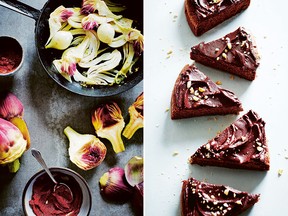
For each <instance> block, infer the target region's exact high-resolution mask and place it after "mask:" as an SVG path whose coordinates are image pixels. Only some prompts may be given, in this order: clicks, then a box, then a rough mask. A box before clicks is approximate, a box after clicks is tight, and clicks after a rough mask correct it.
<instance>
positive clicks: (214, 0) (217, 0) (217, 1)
mask: <svg viewBox="0 0 288 216" xmlns="http://www.w3.org/2000/svg"><path fill="white" fill-rule="evenodd" d="M220 1H221V0H213V3H215V4H217V3H219V2H220Z"/></svg>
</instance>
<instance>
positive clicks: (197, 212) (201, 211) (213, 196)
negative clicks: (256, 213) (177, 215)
mask: <svg viewBox="0 0 288 216" xmlns="http://www.w3.org/2000/svg"><path fill="white" fill-rule="evenodd" d="M259 198H260V194H250V193H248V192H245V191H239V190H236V189H234V188H232V187H229V186H225V185H216V184H210V183H206V182H202V181H199V180H196V179H195V178H189V179H188V180H184V181H183V183H182V191H181V215H182V216H206V215H211V216H217V215H222V216H225V215H227V216H228V215H229V216H231V215H239V214H240V213H242V212H244V211H245V210H247V209H248V208H250V207H252V206H253V205H254V204H255V203H257V202H258V201H259Z"/></svg>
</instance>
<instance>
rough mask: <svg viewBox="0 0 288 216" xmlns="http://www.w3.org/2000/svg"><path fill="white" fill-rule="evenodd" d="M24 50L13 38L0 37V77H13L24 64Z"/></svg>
mask: <svg viewBox="0 0 288 216" xmlns="http://www.w3.org/2000/svg"><path fill="white" fill-rule="evenodd" d="M23 59H24V58H23V49H22V46H21V45H20V43H19V42H18V41H17V40H16V39H15V38H13V37H9V36H0V77H4V76H12V75H14V74H15V73H16V71H18V70H19V68H20V67H21V66H22V63H23Z"/></svg>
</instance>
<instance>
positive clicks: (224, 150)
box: [189, 110, 270, 170]
mask: <svg viewBox="0 0 288 216" xmlns="http://www.w3.org/2000/svg"><path fill="white" fill-rule="evenodd" d="M189 161H190V163H191V164H199V165H201V166H206V165H208V166H220V167H227V168H237V169H250V170H269V168H270V157H269V149H268V146H267V141H266V134H265V122H264V120H263V119H262V118H260V117H259V115H258V114H257V113H256V112H254V111H252V110H250V111H248V113H246V114H245V115H243V116H242V117H240V118H239V119H237V120H236V121H234V122H233V123H232V124H231V125H230V126H229V127H227V128H226V129H225V130H224V131H222V132H221V133H219V134H218V135H217V136H216V137H215V138H214V139H212V140H210V141H208V143H206V144H204V145H202V146H201V147H200V148H199V149H198V150H197V151H196V152H195V153H194V154H193V155H192V156H191V157H190V159H189Z"/></svg>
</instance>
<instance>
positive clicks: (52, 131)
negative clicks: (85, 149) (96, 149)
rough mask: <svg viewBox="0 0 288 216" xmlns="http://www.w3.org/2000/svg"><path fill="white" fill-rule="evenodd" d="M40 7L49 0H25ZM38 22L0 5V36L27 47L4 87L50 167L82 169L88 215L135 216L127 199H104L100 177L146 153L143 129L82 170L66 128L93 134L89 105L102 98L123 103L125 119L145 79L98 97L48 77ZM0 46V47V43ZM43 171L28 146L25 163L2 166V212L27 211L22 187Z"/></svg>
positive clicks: (1, 82) (0, 82)
mask: <svg viewBox="0 0 288 216" xmlns="http://www.w3.org/2000/svg"><path fill="white" fill-rule="evenodd" d="M23 2H25V3H27V4H29V5H30V6H32V7H34V8H36V9H41V8H42V6H43V5H44V3H45V2H46V1H45V0H29V1H28V0H26V1H23ZM34 29H35V21H34V20H33V19H31V18H29V17H26V16H23V15H21V14H18V13H16V12H13V11H11V10H8V9H6V8H4V7H1V6H0V35H1V36H2V35H9V36H12V37H15V38H16V39H17V40H19V42H20V43H21V45H22V47H23V49H24V58H25V59H24V63H23V65H22V67H21V69H20V70H19V71H18V73H17V74H16V75H15V76H14V77H11V78H0V90H3V89H6V90H10V91H11V92H13V93H14V94H16V95H17V97H18V98H19V99H20V100H21V101H22V103H23V104H24V108H25V111H24V119H25V121H26V123H27V125H28V128H29V132H30V136H31V146H32V147H35V148H37V149H39V150H40V151H41V152H42V155H43V157H44V159H45V160H46V162H47V164H48V166H62V167H68V168H71V169H73V170H75V171H76V172H78V173H79V174H81V175H82V176H83V177H84V178H85V179H86V180H87V182H88V184H89V186H90V188H91V192H92V199H93V200H92V202H93V203H92V211H91V214H90V215H95V216H98V215H108V216H109V215H133V212H132V209H131V206H130V204H129V203H127V204H123V205H122V204H111V203H107V202H105V201H104V200H103V199H102V197H101V196H100V194H99V186H98V181H99V178H100V177H101V176H102V174H103V173H104V172H106V171H107V170H108V169H109V168H111V167H114V166H120V167H124V165H125V163H126V162H127V161H128V160H129V159H130V158H131V157H132V156H134V155H143V145H142V143H143V135H142V132H143V130H139V131H137V133H136V134H135V135H134V137H132V139H131V140H127V139H125V138H124V137H123V140H124V143H125V146H126V151H125V152H122V153H119V154H117V155H116V154H115V153H114V152H113V150H112V147H111V145H110V143H108V142H106V140H102V141H103V142H104V143H105V144H106V146H107V156H106V158H105V160H104V162H103V163H102V164H101V165H100V166H99V167H97V168H95V169H93V170H90V171H83V170H81V169H79V168H78V167H76V166H75V165H74V164H72V163H71V162H70V160H69V155H68V139H67V138H66V136H65V135H64V133H63V130H64V128H65V127H66V126H68V125H70V126H71V127H72V128H74V129H75V130H76V131H78V132H79V133H90V134H95V133H94V129H93V126H92V123H91V116H90V113H91V110H93V108H94V107H95V106H96V105H97V104H99V103H102V102H105V101H109V100H114V101H116V102H117V103H118V105H119V106H120V108H121V110H122V112H123V116H124V118H125V121H126V122H127V121H128V119H129V115H128V106H129V105H130V104H132V103H133V101H134V100H135V98H136V97H137V96H138V95H139V94H140V93H141V92H142V91H143V82H140V83H139V84H138V85H136V86H135V87H134V88H132V89H130V90H128V91H127V92H125V93H122V94H120V95H117V96H113V97H109V98H105V99H97V98H90V97H84V96H79V95H76V94H74V93H71V92H69V91H67V90H65V89H63V88H61V87H60V86H58V85H57V84H56V83H54V81H53V80H52V79H51V78H50V77H48V75H47V74H46V72H45V70H44V68H43V67H42V65H41V63H40V61H39V59H38V56H37V53H36V47H35V40H34ZM0 49H1V47H0ZM39 170H41V167H40V165H39V164H38V163H37V162H36V160H35V159H34V158H33V157H32V155H31V152H30V150H28V151H27V152H25V153H24V155H23V156H22V158H21V168H20V170H19V171H18V172H17V173H16V174H15V175H12V174H9V173H7V172H6V171H5V170H4V169H2V168H0V215H4V216H6V215H7V216H10V215H23V214H24V213H23V211H22V200H21V199H22V192H23V189H24V186H25V184H26V183H27V181H28V180H29V179H30V177H31V176H32V175H34V174H35V173H36V172H38V171H39Z"/></svg>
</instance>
